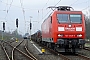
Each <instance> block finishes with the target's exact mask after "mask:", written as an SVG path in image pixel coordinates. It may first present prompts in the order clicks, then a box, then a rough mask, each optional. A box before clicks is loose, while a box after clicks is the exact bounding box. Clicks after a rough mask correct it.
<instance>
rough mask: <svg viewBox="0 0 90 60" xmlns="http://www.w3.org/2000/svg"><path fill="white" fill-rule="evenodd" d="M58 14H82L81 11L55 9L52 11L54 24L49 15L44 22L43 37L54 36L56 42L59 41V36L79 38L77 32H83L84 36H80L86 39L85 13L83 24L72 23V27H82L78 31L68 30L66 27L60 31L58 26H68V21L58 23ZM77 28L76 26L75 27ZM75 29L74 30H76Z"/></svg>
mask: <svg viewBox="0 0 90 60" xmlns="http://www.w3.org/2000/svg"><path fill="white" fill-rule="evenodd" d="M57 14H82V12H81V11H54V12H53V13H52V15H51V16H52V24H51V17H50V16H49V17H48V18H47V19H46V20H45V21H44V22H43V23H42V27H41V29H42V38H53V40H54V43H56V42H57V39H58V38H67V39H68V38H69V39H73V38H78V39H79V37H77V34H82V35H83V36H82V37H80V38H81V39H85V20H84V15H83V14H82V24H75V23H74V24H71V25H72V26H71V28H75V27H82V31H81V32H77V31H68V30H66V29H65V31H58V27H64V28H67V27H68V23H64V24H58V23H57V16H56V15H57ZM75 29H76V28H75ZM75 29H74V30H75ZM58 34H63V37H58Z"/></svg>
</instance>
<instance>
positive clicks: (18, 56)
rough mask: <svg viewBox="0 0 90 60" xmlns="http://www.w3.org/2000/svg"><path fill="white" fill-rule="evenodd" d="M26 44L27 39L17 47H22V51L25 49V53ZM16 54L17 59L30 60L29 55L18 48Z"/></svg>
mask: <svg viewBox="0 0 90 60" xmlns="http://www.w3.org/2000/svg"><path fill="white" fill-rule="evenodd" d="M24 44H25V40H24V41H23V43H21V44H20V46H18V47H17V48H18V49H20V50H21V51H23V52H24V53H26V51H25V49H24ZM14 55H15V59H16V60H30V59H29V58H28V57H26V56H24V55H23V54H21V53H20V52H18V51H17V50H15V53H14Z"/></svg>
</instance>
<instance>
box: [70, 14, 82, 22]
mask: <svg viewBox="0 0 90 60" xmlns="http://www.w3.org/2000/svg"><path fill="white" fill-rule="evenodd" d="M70 22H71V23H82V18H81V15H79V14H72V15H70Z"/></svg>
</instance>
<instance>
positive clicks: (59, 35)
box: [41, 6, 85, 53]
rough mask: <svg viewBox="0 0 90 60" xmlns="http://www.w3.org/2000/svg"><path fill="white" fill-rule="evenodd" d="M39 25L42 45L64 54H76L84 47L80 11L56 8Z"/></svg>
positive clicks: (83, 23)
mask: <svg viewBox="0 0 90 60" xmlns="http://www.w3.org/2000/svg"><path fill="white" fill-rule="evenodd" d="M49 8H55V9H57V10H54V11H53V13H52V14H51V15H49V17H48V18H47V19H45V20H44V22H43V23H42V25H41V32H42V43H43V44H45V45H46V46H47V47H50V48H52V49H55V50H59V51H64V52H74V53H75V52H77V51H79V50H81V49H82V48H84V45H85V20H84V15H83V13H82V11H71V8H72V7H69V6H58V7H49Z"/></svg>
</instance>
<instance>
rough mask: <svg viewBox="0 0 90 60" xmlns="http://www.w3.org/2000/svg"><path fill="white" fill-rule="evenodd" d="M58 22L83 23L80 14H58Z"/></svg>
mask: <svg viewBox="0 0 90 60" xmlns="http://www.w3.org/2000/svg"><path fill="white" fill-rule="evenodd" d="M57 20H58V23H82V20H81V15H80V14H57Z"/></svg>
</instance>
